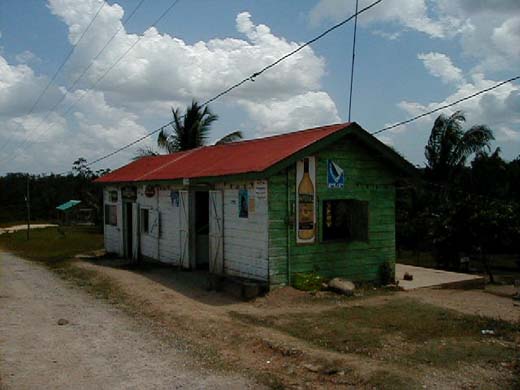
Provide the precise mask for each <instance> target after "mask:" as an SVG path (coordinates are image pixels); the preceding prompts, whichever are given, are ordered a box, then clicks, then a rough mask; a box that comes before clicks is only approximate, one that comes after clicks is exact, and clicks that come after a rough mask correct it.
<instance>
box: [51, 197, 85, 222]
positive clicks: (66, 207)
mask: <svg viewBox="0 0 520 390" xmlns="http://www.w3.org/2000/svg"><path fill="white" fill-rule="evenodd" d="M80 204H81V201H80V200H69V201H67V202H65V203H63V204H60V205H59V206H58V207H56V210H58V211H57V212H58V220H59V221H60V223H61V224H63V225H76V224H83V225H85V224H87V225H91V224H93V221H94V209H92V208H88V207H80Z"/></svg>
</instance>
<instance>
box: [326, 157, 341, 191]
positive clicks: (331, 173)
mask: <svg viewBox="0 0 520 390" xmlns="http://www.w3.org/2000/svg"><path fill="white" fill-rule="evenodd" d="M327 186H328V188H343V187H345V171H343V169H342V168H341V167H340V166H339V165H338V164H336V163H335V162H334V161H332V160H327Z"/></svg>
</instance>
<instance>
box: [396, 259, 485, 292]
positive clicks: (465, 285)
mask: <svg viewBox="0 0 520 390" xmlns="http://www.w3.org/2000/svg"><path fill="white" fill-rule="evenodd" d="M406 272H408V273H409V274H410V275H413V280H404V274H405V273H406ZM395 277H396V279H397V280H398V281H399V287H402V288H403V289H404V290H414V289H416V288H422V287H439V288H462V289H470V288H484V285H485V279H484V277H482V276H480V275H470V274H462V273H458V272H449V271H442V270H438V269H432V268H423V267H415V266H413V265H405V264H396V265H395Z"/></svg>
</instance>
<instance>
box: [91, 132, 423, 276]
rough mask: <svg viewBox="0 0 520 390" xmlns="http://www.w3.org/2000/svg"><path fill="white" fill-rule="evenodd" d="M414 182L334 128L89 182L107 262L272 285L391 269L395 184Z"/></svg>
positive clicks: (366, 144) (146, 161) (382, 148)
mask: <svg viewBox="0 0 520 390" xmlns="http://www.w3.org/2000/svg"><path fill="white" fill-rule="evenodd" d="M413 172H414V167H413V166H412V165H411V164H410V163H408V162H407V161H406V160H405V159H403V158H402V157H401V156H400V155H399V154H398V153H396V152H395V151H394V150H393V149H391V148H389V147H388V146H386V145H384V144H383V143H381V142H380V141H379V140H377V139H376V138H375V137H373V136H372V135H370V134H369V133H368V132H366V131H365V130H363V129H362V128H361V127H360V126H359V125H357V124H356V123H345V124H336V125H330V126H324V127H318V128H313V129H309V130H303V131H298V132H293V133H289V134H284V135H278V136H273V137H267V138H260V139H254V140H248V141H240V142H234V143H230V144H224V145H216V146H206V147H201V148H197V149H193V150H189V151H184V152H178V153H174V154H170V155H161V156H151V157H144V158H141V159H139V160H137V161H134V162H132V163H130V164H128V165H126V166H124V167H122V168H120V169H117V170H115V171H113V172H111V173H109V174H107V175H105V176H102V177H101V178H99V179H97V180H96V181H97V182H98V183H100V184H102V185H103V186H104V223H105V229H104V235H105V247H106V250H107V251H108V252H113V253H117V254H119V255H121V256H126V257H129V258H133V259H141V258H142V259H153V260H158V261H161V262H165V263H169V264H173V265H177V266H180V267H183V268H191V269H196V268H207V269H209V271H210V272H211V273H215V274H219V275H223V276H232V277H240V278H247V279H252V280H255V281H260V282H264V283H266V284H267V285H269V286H273V285H280V284H291V280H292V278H293V276H294V274H295V273H305V272H316V273H318V274H321V275H323V276H325V277H336V276H341V277H345V278H348V279H350V280H353V281H374V280H377V279H378V277H379V271H380V268H381V266H382V264H385V263H387V264H390V265H391V266H392V267H393V266H394V265H395V256H396V254H395V253H396V252H395V190H396V181H397V180H398V179H399V178H400V177H403V176H408V175H411V174H413Z"/></svg>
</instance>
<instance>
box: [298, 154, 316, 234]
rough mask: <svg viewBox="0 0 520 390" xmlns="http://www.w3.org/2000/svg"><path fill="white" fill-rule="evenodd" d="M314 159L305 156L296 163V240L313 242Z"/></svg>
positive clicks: (314, 231)
mask: <svg viewBox="0 0 520 390" xmlns="http://www.w3.org/2000/svg"><path fill="white" fill-rule="evenodd" d="M315 174H316V169H315V160H314V157H306V158H304V159H303V160H302V161H298V163H297V165H296V202H297V206H296V230H297V234H296V242H297V243H313V242H314V240H315V234H316V229H315V226H316V211H315V202H316V188H315V181H314V178H315Z"/></svg>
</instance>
